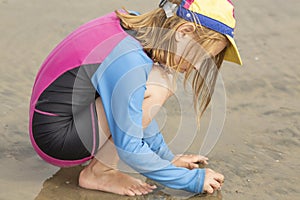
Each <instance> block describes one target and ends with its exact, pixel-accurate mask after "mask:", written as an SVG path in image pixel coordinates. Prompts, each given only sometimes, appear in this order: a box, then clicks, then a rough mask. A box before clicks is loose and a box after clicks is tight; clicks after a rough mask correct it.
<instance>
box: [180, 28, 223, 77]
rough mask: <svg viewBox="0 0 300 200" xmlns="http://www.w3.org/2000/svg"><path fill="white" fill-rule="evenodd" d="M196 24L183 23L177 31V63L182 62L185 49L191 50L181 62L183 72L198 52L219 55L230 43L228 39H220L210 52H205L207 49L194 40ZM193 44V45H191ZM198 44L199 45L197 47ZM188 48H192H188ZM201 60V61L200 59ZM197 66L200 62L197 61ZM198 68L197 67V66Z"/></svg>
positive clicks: (205, 54) (204, 54)
mask: <svg viewBox="0 0 300 200" xmlns="http://www.w3.org/2000/svg"><path fill="white" fill-rule="evenodd" d="M195 28H196V27H195V25H194V24H193V23H190V22H189V23H185V24H183V25H181V26H180V27H179V28H178V30H177V32H176V36H175V39H176V43H177V49H176V52H175V53H176V55H175V63H176V64H179V63H180V58H181V57H182V56H183V55H185V53H184V52H185V51H186V50H187V51H189V53H188V55H185V57H184V59H185V61H184V62H182V63H181V64H179V66H178V68H179V72H181V73H183V72H185V71H186V70H187V66H189V65H188V63H187V62H188V61H192V60H193V57H194V56H195V55H196V54H202V55H203V56H207V55H208V54H210V55H212V56H216V55H218V54H219V53H220V52H221V51H222V50H223V49H224V48H225V47H226V46H227V44H228V42H227V40H225V41H224V40H219V41H216V42H214V44H213V45H214V47H213V48H211V49H212V50H211V51H210V52H204V51H205V50H204V49H203V48H202V47H201V46H200V44H199V43H197V42H196V41H194V40H193V36H192V35H193V32H194V31H195ZM191 44H192V45H191ZM197 46H198V47H197ZM187 48H192V49H191V50H190V49H187ZM199 62H201V61H199ZM195 66H200V65H199V64H197V63H195ZM195 68H196V67H195ZM196 69H197V68H196Z"/></svg>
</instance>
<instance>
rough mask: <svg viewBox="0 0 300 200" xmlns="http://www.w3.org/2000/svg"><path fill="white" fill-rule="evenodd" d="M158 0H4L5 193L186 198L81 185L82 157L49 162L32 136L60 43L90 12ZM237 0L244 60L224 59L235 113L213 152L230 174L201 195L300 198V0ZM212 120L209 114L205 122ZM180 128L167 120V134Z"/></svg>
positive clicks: (0, 53) (0, 130)
mask: <svg viewBox="0 0 300 200" xmlns="http://www.w3.org/2000/svg"><path fill="white" fill-rule="evenodd" d="M157 2H158V1H141V0H127V1H121V0H116V1H100V0H98V1H96V0H90V1H88V3H86V2H83V1H79V0H72V1H58V0H51V1H45V0H39V1H38V0H28V1H26V2H24V1H21V0H1V1H0V27H1V37H0V60H1V67H0V72H1V73H0V76H1V84H0V100H1V104H2V107H1V112H0V121H1V124H0V125H1V126H0V134H1V138H0V152H1V153H0V158H1V159H0V168H1V170H0V177H1V178H0V199H1V200H2V199H3V200H10V199H11V200H17V199H37V200H42V199H176V198H177V199H178V197H176V195H175V196H168V195H165V194H163V192H162V191H156V192H155V193H154V194H150V195H147V196H144V197H137V198H129V197H120V196H118V195H112V194H108V193H103V192H97V191H88V190H84V189H81V188H79V187H78V186H77V177H78V173H79V171H80V169H81V167H80V166H79V167H74V168H68V169H59V168H57V167H53V166H51V165H48V164H47V163H45V162H43V161H42V160H41V159H39V158H38V156H37V155H36V154H35V152H34V151H33V149H32V147H31V144H30V141H29V137H28V105H29V99H30V93H31V88H32V85H33V81H34V77H35V75H36V73H37V70H38V69H39V66H40V65H41V63H42V62H43V60H44V59H45V57H46V56H47V54H48V53H49V52H50V51H51V49H53V48H54V46H55V45H56V44H57V43H58V42H59V41H60V40H61V39H63V38H64V37H65V36H66V35H67V34H68V33H70V32H71V31H72V30H74V29H75V28H77V27H78V26H79V25H81V24H83V23H84V22H86V21H88V20H90V19H93V18H96V17H98V16H100V15H103V14H105V13H107V12H110V11H113V10H115V9H117V8H120V7H122V6H126V8H128V9H132V10H139V11H140V12H145V11H147V10H151V9H152V8H154V7H155V6H156V5H157ZM235 5H236V16H237V18H238V28H237V30H236V39H237V43H238V46H239V48H240V51H241V54H242V57H243V61H244V67H243V68H241V67H239V66H236V65H234V64H231V63H227V62H225V63H224V66H223V69H222V71H221V72H222V77H223V79H224V82H225V86H226V94H227V98H226V100H227V112H226V114H227V115H226V122H225V125H224V129H223V132H222V135H221V137H220V140H219V141H218V143H217V145H216V146H215V148H214V149H213V151H211V152H210V153H209V154H208V157H209V158H210V164H209V167H210V168H212V169H214V170H216V171H220V172H222V173H223V174H224V175H225V177H226V181H225V185H224V187H223V188H222V191H221V192H219V193H218V194H214V195H208V196H201V197H199V196H197V197H193V198H192V199H198V200H200V199H203V200H207V199H218V200H220V199H223V200H234V199H245V200H250V199H264V200H273V199H291V200H293V199H300V188H299V184H298V181H299V179H300V170H299V164H300V157H299V153H300V149H299V146H300V104H299V99H300V78H299V77H300V70H299V65H300V59H299V53H300V50H299V49H298V46H299V44H300V39H299V36H298V34H299V32H300V24H299V20H298V19H299V16H300V13H299V10H298V8H299V7H300V2H299V1H296V0H287V1H271V0H265V1H258V0H254V1H235ZM170 107H171V106H170ZM173 112H175V113H173V114H172V112H170V113H168V116H170V115H173V116H174V119H171V122H170V124H171V125H172V124H176V117H177V118H178V116H177V115H176V111H174V110H173ZM183 115H184V116H185V117H186V118H188V117H190V115H189V114H187V113H185V114H183ZM172 120H173V122H172ZM174 120H175V121H174ZM208 121H209V115H207V116H205V117H204V119H203V122H202V125H203V128H202V130H205V127H207V124H208ZM173 128H174V127H172V126H167V127H166V128H164V134H166V138H167V140H168V141H170V140H171V138H172V136H171V135H172V134H171V133H172V131H173ZM188 131H193V130H189V129H187V132H188ZM201 139H202V137H201V134H200V136H197V137H196V138H195V139H194V141H193V143H192V144H191V146H190V147H189V149H187V151H189V152H199V145H200V144H201Z"/></svg>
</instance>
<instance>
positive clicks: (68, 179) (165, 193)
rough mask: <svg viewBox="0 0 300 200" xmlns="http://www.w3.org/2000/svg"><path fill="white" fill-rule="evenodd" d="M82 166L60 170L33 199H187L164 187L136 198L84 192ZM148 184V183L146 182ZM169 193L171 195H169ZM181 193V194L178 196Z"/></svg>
mask: <svg viewBox="0 0 300 200" xmlns="http://www.w3.org/2000/svg"><path fill="white" fill-rule="evenodd" d="M82 168H83V167H82V166H77V167H72V168H62V169H60V170H59V171H57V173H56V174H54V175H53V176H52V177H51V178H49V179H47V180H46V181H45V182H44V184H43V188H42V189H41V191H40V192H39V194H38V195H37V197H36V198H35V200H44V199H53V200H54V199H62V200H64V199H72V200H79V199H91V200H93V199H97V200H99V199H109V200H110V199H111V200H115V199H121V200H122V199H124V200H125V199H126V200H127V199H132V200H175V199H176V200H178V199H187V197H184V195H183V196H182V193H181V191H180V192H178V191H177V194H175V193H174V191H173V190H169V189H168V190H166V189H165V188H164V187H162V186H159V187H158V190H156V191H154V192H153V193H152V194H149V195H145V196H138V197H127V196H119V195H115V194H110V193H106V192H100V191H93V190H86V189H83V188H80V187H79V186H78V176H79V172H80V171H81V170H82ZM147 182H149V181H147ZM170 193H171V194H172V195H170ZM180 193H181V194H180ZM188 199H193V200H221V199H222V194H221V192H217V193H216V194H214V195H201V196H190V197H189V198H188Z"/></svg>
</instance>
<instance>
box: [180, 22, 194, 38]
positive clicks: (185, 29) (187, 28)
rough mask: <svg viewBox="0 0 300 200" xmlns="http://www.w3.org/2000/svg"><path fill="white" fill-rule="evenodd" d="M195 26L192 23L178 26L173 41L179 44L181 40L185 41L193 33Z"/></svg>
mask: <svg viewBox="0 0 300 200" xmlns="http://www.w3.org/2000/svg"><path fill="white" fill-rule="evenodd" d="M195 30H196V26H195V24H194V23H192V22H186V23H184V24H182V25H181V26H179V27H178V28H177V30H176V34H175V40H176V41H177V42H179V41H180V40H182V39H185V38H186V37H187V36H188V35H190V34H192V33H193V32H195Z"/></svg>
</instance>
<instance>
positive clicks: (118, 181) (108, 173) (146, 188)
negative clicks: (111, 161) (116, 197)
mask: <svg viewBox="0 0 300 200" xmlns="http://www.w3.org/2000/svg"><path fill="white" fill-rule="evenodd" d="M79 186H80V187H83V188H86V189H92V190H100V191H105V192H111V193H115V194H120V195H128V196H135V195H143V194H148V193H149V192H152V190H153V189H155V188H156V186H155V185H153V186H151V185H149V184H147V183H145V182H142V181H141V180H139V179H136V178H133V177H131V176H129V175H127V174H124V173H121V172H120V171H118V170H114V169H111V168H108V167H107V166H105V165H103V164H102V163H100V162H99V161H98V160H96V159H95V158H94V159H93V160H92V161H91V163H90V164H89V165H88V166H87V167H86V168H84V169H83V170H82V171H81V172H80V175H79Z"/></svg>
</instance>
